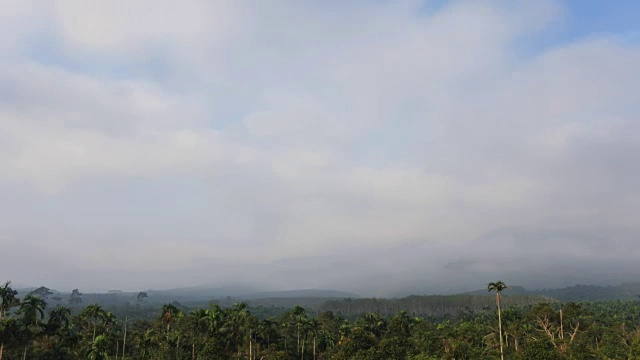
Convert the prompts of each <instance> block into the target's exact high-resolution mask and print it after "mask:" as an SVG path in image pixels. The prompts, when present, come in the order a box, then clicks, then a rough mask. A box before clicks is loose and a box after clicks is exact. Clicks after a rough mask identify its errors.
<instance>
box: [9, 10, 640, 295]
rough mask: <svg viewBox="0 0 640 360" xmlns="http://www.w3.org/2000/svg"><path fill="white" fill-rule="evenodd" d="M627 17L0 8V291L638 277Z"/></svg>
mask: <svg viewBox="0 0 640 360" xmlns="http://www.w3.org/2000/svg"><path fill="white" fill-rule="evenodd" d="M639 13H640V5H639V4H638V3H637V2H634V1H611V2H600V1H578V0H574V1H481V2H478V1H450V2H448V1H417V0H406V1H365V0H362V1H348V2H343V1H249V2H245V1H236V0H232V1H205V0H202V1H200V0H191V1H185V2H181V3H180V5H179V6H178V5H177V3H176V2H173V1H164V0H162V1H159V0H153V1H150V0H149V1H148V0H139V1H124V0H118V1H116V0H113V1H98V0H96V1H87V0H77V1H73V0H64V1H63V0H59V1H49V2H41V1H35V0H34V1H26V0H4V1H2V17H1V19H2V21H0V54H2V55H0V249H1V253H2V260H1V261H0V280H5V278H6V279H9V280H12V281H13V282H14V284H16V285H25V286H26V285H34V286H37V285H46V286H48V287H51V288H56V289H60V290H63V289H72V288H80V289H81V290H84V291H91V290H106V289H123V290H134V291H135V290H139V289H148V288H156V289H158V288H171V287H180V286H190V285H202V284H209V285H220V284H229V283H235V284H250V285H252V286H257V287H261V288H264V289H296V288H327V289H336V290H346V291H353V292H359V293H361V294H371V295H391V294H398V293H429V292H449V291H459V290H465V289H466V290H471V289H476V288H482V287H483V286H484V284H486V282H487V281H495V280H498V279H502V280H505V281H506V282H508V283H515V284H519V285H524V286H528V287H553V286H564V285H573V284H576V283H589V284H613V283H619V282H621V281H628V280H634V279H635V280H637V278H636V275H637V274H638V271H639V270H640V264H639V263H638V261H637V259H638V256H639V255H640V241H638V240H640V239H639V234H640V212H639V211H638V208H639V206H640V191H639V190H638V184H640V159H639V157H640V101H639V100H638V99H639V95H638V94H640V85H639V84H640V66H639V64H640V43H639V42H638V40H639V39H640V38H639V37H638V33H639V32H638V31H640V26H639V25H638V22H637V14H639Z"/></svg>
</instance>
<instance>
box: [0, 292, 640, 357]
mask: <svg viewBox="0 0 640 360" xmlns="http://www.w3.org/2000/svg"><path fill="white" fill-rule="evenodd" d="M495 285H500V284H498V283H496V284H495ZM500 288H501V286H496V287H493V291H498V292H500V291H502V290H504V288H502V289H500ZM16 295H17V294H15V293H14V291H13V290H12V289H11V288H10V285H9V283H7V284H5V286H4V287H2V288H0V299H2V301H3V304H6V305H4V306H3V309H9V307H16V311H6V313H5V315H4V316H3V317H2V318H1V319H0V345H1V347H0V348H1V349H2V351H3V360H7V359H9V360H11V359H22V358H23V357H24V356H26V357H27V358H30V359H44V360H48V359H52V360H53V359H69V360H76V359H114V358H116V354H117V357H118V358H119V359H159V360H163V359H185V360H186V359H212V360H226V359H287V360H288V359H300V360H312V359H317V360H326V359H338V360H339V359H344V360H347V359H349V360H353V359H355V360H358V359H362V360H365V359H366V360H395V359H397V360H433V359H498V358H500V335H499V330H498V323H497V321H496V320H497V308H496V305H495V303H494V299H493V298H492V297H485V299H487V300H489V302H488V304H489V306H484V305H482V306H480V307H479V308H478V307H477V306H463V307H461V305H464V304H467V305H469V299H472V300H473V301H476V299H479V298H480V297H475V296H466V297H440V298H438V299H437V301H439V302H440V303H441V304H442V302H443V301H444V300H443V299H447V300H451V301H452V302H453V304H455V306H452V309H454V308H455V309H459V310H458V311H456V312H454V313H451V314H449V315H443V316H439V317H435V316H421V315H419V314H420V312H421V311H422V310H425V309H428V308H429V307H430V306H433V305H434V304H436V303H437V301H436V300H434V299H435V298H433V297H429V298H428V300H427V301H423V299H424V298H425V297H412V298H408V299H409V300H405V299H397V300H398V301H403V304H404V305H409V308H410V309H411V306H412V307H413V311H397V312H395V313H390V312H389V310H388V309H387V311H386V312H379V311H373V312H371V311H364V312H363V313H362V314H361V315H358V316H356V315H354V313H355V311H353V312H351V311H352V310H354V309H355V307H358V309H359V307H360V306H362V305H372V304H373V305H376V306H372V307H370V309H376V308H377V305H379V304H381V303H382V304H389V302H385V301H386V300H385V301H383V300H380V299H378V300H376V301H369V302H367V301H368V300H366V299H359V300H351V301H346V302H345V303H347V304H349V306H350V307H346V309H347V310H348V311H347V313H346V314H345V313H343V312H341V311H339V310H337V311H325V312H320V313H316V312H315V311H313V310H310V309H307V308H304V307H301V306H295V307H292V308H290V309H288V310H286V311H284V312H279V313H278V314H273V315H269V316H263V315H264V314H259V313H257V312H255V309H256V308H252V307H250V306H249V305H248V304H247V303H243V302H239V303H235V304H232V305H230V306H227V307H222V306H219V305H217V304H211V305H210V306H208V307H205V308H192V309H189V308H187V307H185V306H183V305H181V304H179V303H176V302H173V303H166V304H164V305H163V306H156V307H154V306H153V305H151V304H147V305H145V306H139V305H137V304H133V305H131V306H125V307H116V308H110V307H103V306H102V305H99V304H91V305H88V306H86V307H84V308H82V309H78V308H76V309H72V308H67V307H64V306H56V307H54V308H53V309H52V310H50V311H45V310H48V309H46V302H45V301H44V299H43V298H42V297H39V296H35V295H33V294H30V295H27V296H25V297H24V298H23V299H22V301H20V302H18V300H17V297H16ZM3 296H4V297H3ZM501 298H502V295H501ZM504 298H505V299H507V298H508V297H507V296H504ZM538 300H546V299H542V298H538ZM354 303H358V305H354ZM504 303H505V306H504V307H502V311H501V319H502V330H503V336H502V343H503V352H504V357H505V359H517V360H518V359H519V360H523V359H536V360H538V359H540V360H545V359H554V360H555V359H558V360H565V359H566V360H573V359H575V360H577V359H581V360H588V359H594V360H595V359H640V303H639V302H636V301H628V302H624V301H610V302H595V303H588V302H584V303H573V302H569V303H557V302H545V301H543V302H537V303H525V304H514V303H511V304H508V305H507V304H506V303H507V301H505V302H504ZM479 304H485V303H484V302H479ZM450 305H451V304H450ZM472 305H473V304H472ZM491 305H493V306H491ZM125 319H126V320H125ZM125 334H126V335H125ZM125 343H126V344H125ZM123 355H124V357H123Z"/></svg>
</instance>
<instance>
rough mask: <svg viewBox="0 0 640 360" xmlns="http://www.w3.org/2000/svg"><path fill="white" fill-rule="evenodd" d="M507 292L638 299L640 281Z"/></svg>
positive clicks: (566, 297) (569, 298) (584, 298)
mask: <svg viewBox="0 0 640 360" xmlns="http://www.w3.org/2000/svg"><path fill="white" fill-rule="evenodd" d="M504 293H505V294H513V295H516V294H519V295H542V296H546V297H549V298H553V299H557V300H560V301H606V300H638V298H639V297H640V283H637V282H628V283H622V284H620V285H615V286H598V285H575V286H568V287H564V288H558V289H537V290H526V289H525V288H524V287H521V286H512V287H510V288H509V289H508V290H505V292H504ZM466 294H469V295H486V296H489V295H491V294H490V293H488V292H487V291H486V290H475V291H472V292H468V293H466Z"/></svg>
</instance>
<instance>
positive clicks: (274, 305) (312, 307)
mask: <svg viewBox="0 0 640 360" xmlns="http://www.w3.org/2000/svg"><path fill="white" fill-rule="evenodd" d="M228 290H229V289H220V288H217V289H205V288H198V289H173V290H160V291H152V290H149V291H147V292H139V293H138V292H122V291H119V290H112V291H109V292H107V293H85V294H82V293H81V292H80V291H78V290H77V289H76V290H74V292H73V293H68V292H67V293H65V292H58V291H55V290H50V289H48V288H46V287H40V288H30V289H20V290H19V295H18V296H19V297H22V296H24V295H26V294H29V293H30V294H34V295H37V296H40V297H43V298H44V299H45V300H46V301H47V304H48V306H51V307H55V306H56V305H65V306H69V307H71V308H82V307H84V306H86V305H88V304H99V305H101V306H103V307H106V308H110V309H113V311H114V312H115V313H118V314H125V315H131V316H135V315H134V314H136V313H145V314H146V313H147V312H148V313H149V314H152V313H153V309H156V308H159V307H160V306H162V305H163V304H166V303H174V304H175V305H176V306H178V307H180V308H181V309H183V310H189V309H194V308H198V307H207V306H208V305H209V304H210V303H216V304H218V305H220V306H223V307H230V306H232V305H233V304H234V303H237V302H246V303H247V304H248V305H249V306H250V307H252V308H253V309H254V310H256V314H267V315H272V314H277V313H281V312H284V311H287V310H288V309H291V308H293V307H294V306H296V305H299V306H303V307H305V308H307V309H308V310H309V311H310V312H311V313H314V314H319V313H321V312H324V311H331V312H333V313H335V314H341V315H343V316H346V317H355V316H360V315H362V314H365V313H372V312H377V313H380V314H383V315H391V314H396V313H398V312H399V311H406V312H407V313H408V314H409V315H411V316H434V317H443V316H448V315H456V314H460V313H464V312H478V311H482V310H486V309H493V308H494V307H495V299H494V297H493V295H492V293H489V292H487V291H486V290H478V291H473V292H469V293H464V294H458V295H424V296H416V295H414V296H408V297H404V298H393V299H385V298H358V295H356V294H352V293H347V292H339V291H332V290H295V291H271V292H268V291H263V292H252V291H245V292H244V293H242V294H241V293H239V291H237V290H236V294H232V295H231V296H229V293H230V292H229V291H228ZM639 295H640V283H623V284H620V285H617V286H594V285H576V286H571V287H566V288H561V289H541V290H526V289H525V288H523V287H519V286H511V287H510V288H509V289H507V290H505V291H504V292H503V300H502V304H503V306H505V307H509V306H528V305H534V304H537V303H540V302H556V301H561V302H569V301H574V302H580V301H607V300H632V301H633V300H640V298H639ZM142 310H144V311H142Z"/></svg>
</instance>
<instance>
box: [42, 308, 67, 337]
mask: <svg viewBox="0 0 640 360" xmlns="http://www.w3.org/2000/svg"><path fill="white" fill-rule="evenodd" d="M70 318H71V309H69V308H68V307H66V306H62V305H58V306H56V307H55V309H53V310H51V312H50V313H49V318H48V319H47V331H49V332H50V333H51V334H55V333H56V332H57V331H58V330H60V329H62V328H66V327H67V326H69V320H70Z"/></svg>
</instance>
